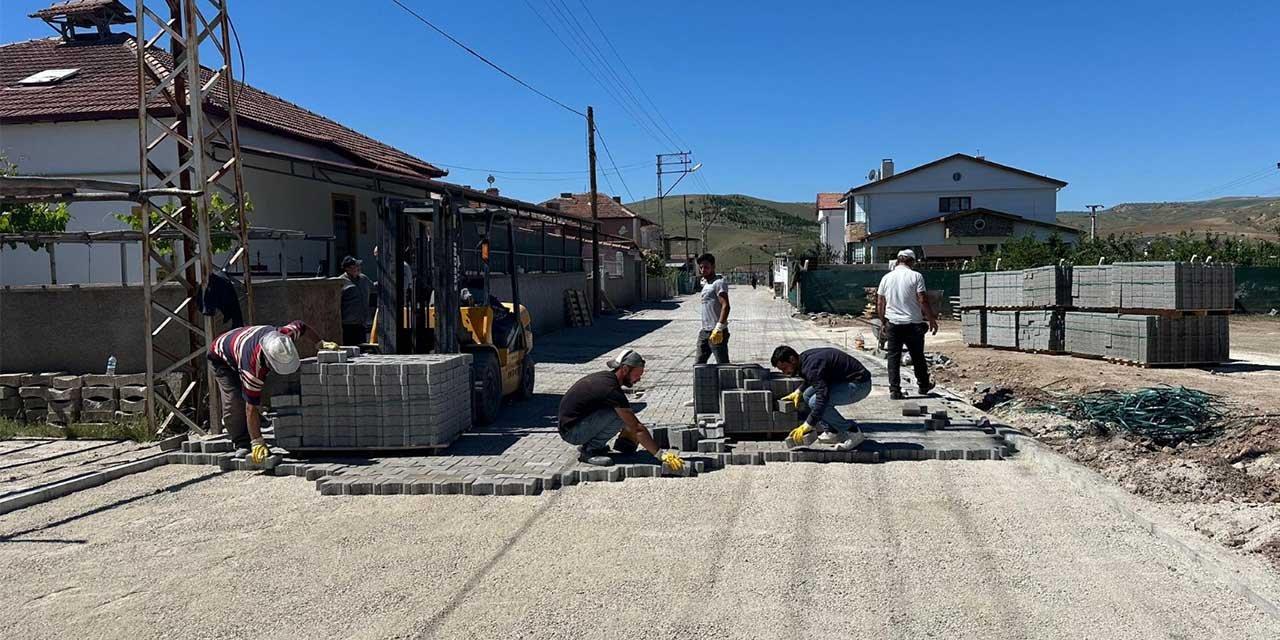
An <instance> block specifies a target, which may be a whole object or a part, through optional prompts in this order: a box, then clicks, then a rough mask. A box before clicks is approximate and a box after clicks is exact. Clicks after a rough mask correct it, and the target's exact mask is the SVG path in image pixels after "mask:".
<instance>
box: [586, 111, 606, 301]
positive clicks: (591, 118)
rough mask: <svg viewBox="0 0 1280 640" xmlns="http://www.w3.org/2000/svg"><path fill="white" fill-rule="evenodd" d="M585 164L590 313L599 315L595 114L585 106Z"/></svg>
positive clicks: (598, 228) (598, 219)
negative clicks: (588, 173) (588, 182)
mask: <svg viewBox="0 0 1280 640" xmlns="http://www.w3.org/2000/svg"><path fill="white" fill-rule="evenodd" d="M587 165H588V167H589V168H590V171H591V313H592V315H597V316H598V315H600V287H601V286H602V285H603V283H601V282H600V281H601V280H602V279H603V278H602V276H601V274H602V270H601V269H600V211H599V209H598V204H597V203H596V116H595V112H594V111H592V110H591V107H587Z"/></svg>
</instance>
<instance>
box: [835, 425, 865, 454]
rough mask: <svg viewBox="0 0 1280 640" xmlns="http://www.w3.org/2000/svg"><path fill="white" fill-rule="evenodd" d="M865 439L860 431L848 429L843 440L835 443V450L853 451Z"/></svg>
mask: <svg viewBox="0 0 1280 640" xmlns="http://www.w3.org/2000/svg"><path fill="white" fill-rule="evenodd" d="M866 439H867V437H866V436H864V435H862V432H861V431H852V430H851V431H849V433H848V435H846V437H845V439H844V442H841V443H840V444H838V445H836V451H853V450H854V449H857V448H858V446H859V445H861V444H862V443H863V442H865V441H866Z"/></svg>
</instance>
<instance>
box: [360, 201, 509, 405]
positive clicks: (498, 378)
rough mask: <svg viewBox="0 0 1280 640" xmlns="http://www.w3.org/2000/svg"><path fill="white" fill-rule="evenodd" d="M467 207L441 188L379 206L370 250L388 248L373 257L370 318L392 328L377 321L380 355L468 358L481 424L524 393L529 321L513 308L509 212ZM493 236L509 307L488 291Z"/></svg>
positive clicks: (481, 207) (463, 202)
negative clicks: (501, 245) (501, 256)
mask: <svg viewBox="0 0 1280 640" xmlns="http://www.w3.org/2000/svg"><path fill="white" fill-rule="evenodd" d="M468 204H469V203H468V202H467V200H466V199H465V197H464V196H463V195H462V194H460V193H451V192H446V193H445V194H444V197H443V198H441V199H440V200H435V199H432V200H427V201H417V202H409V201H402V200H391V199H388V200H386V201H384V202H383V203H382V207H381V209H382V214H383V216H382V217H383V224H382V229H381V231H382V233H381V234H380V240H381V241H382V243H381V245H380V246H383V247H387V248H388V249H390V250H387V251H383V252H382V253H380V254H379V256H378V291H379V295H378V300H379V314H380V315H381V316H382V317H384V318H395V319H396V322H395V323H394V325H393V324H392V323H390V322H380V323H379V324H380V326H379V328H378V329H377V336H378V343H379V350H380V351H381V352H383V353H469V354H471V356H472V361H471V370H472V383H473V384H472V388H473V390H474V391H473V394H472V415H473V416H474V421H475V422H476V423H477V424H488V423H490V422H493V421H494V420H495V419H496V418H497V417H498V414H499V412H500V411H501V409H502V403H503V400H504V399H505V398H508V397H511V398H516V399H527V398H529V397H531V396H532V395H533V383H534V362H533V357H532V356H531V352H532V351H533V319H532V317H531V316H530V315H529V310H528V309H527V308H526V307H525V306H524V305H522V304H520V281H519V278H520V276H519V269H516V268H515V251H514V247H515V246H516V232H515V226H516V225H515V223H514V220H513V217H512V215H511V212H510V211H508V210H507V209H503V208H500V207H490V206H480V207H472V206H467V205H468ZM495 230H498V232H501V231H502V230H505V240H506V246H507V251H505V252H504V253H505V263H504V265H503V271H505V272H506V273H507V274H508V277H510V279H511V300H510V301H509V302H503V301H500V300H498V298H497V296H495V295H494V294H493V291H492V286H491V285H492V277H491V272H490V258H491V253H492V249H493V246H492V245H493V240H494V233H495ZM394 265H398V268H393V266H394Z"/></svg>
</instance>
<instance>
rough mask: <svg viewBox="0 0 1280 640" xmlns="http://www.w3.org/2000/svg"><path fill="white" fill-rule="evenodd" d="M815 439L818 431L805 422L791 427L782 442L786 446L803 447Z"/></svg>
mask: <svg viewBox="0 0 1280 640" xmlns="http://www.w3.org/2000/svg"><path fill="white" fill-rule="evenodd" d="M817 439H818V432H817V431H816V430H814V428H813V427H811V426H809V424H808V423H807V422H806V423H804V424H801V425H800V426H798V427H796V428H794V429H792V430H791V433H789V434H787V439H786V440H785V441H784V442H786V444H787V446H788V447H803V446H808V445H811V444H813V443H814V442H815V441H817Z"/></svg>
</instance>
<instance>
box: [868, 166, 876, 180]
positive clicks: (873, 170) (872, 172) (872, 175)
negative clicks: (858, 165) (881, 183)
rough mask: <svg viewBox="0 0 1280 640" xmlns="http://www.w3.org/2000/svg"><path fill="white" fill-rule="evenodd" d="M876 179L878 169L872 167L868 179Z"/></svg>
mask: <svg viewBox="0 0 1280 640" xmlns="http://www.w3.org/2000/svg"><path fill="white" fill-rule="evenodd" d="M875 179H876V170H875V169H872V170H871V172H870V173H868V174H867V180H872V181H874V180H875Z"/></svg>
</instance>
